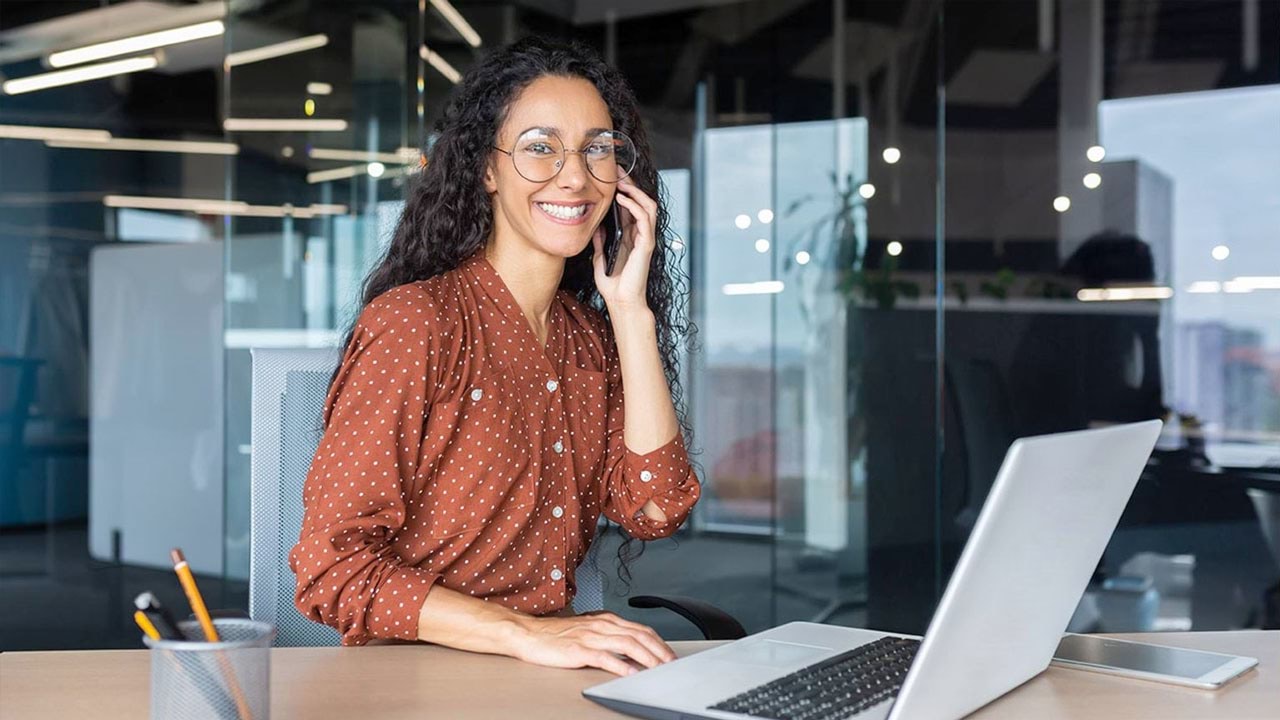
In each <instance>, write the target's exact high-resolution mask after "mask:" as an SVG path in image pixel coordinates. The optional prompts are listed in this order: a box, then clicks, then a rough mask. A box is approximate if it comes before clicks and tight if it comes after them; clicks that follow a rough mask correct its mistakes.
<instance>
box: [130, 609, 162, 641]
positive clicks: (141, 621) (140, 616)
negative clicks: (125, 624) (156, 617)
mask: <svg viewBox="0 0 1280 720" xmlns="http://www.w3.org/2000/svg"><path fill="white" fill-rule="evenodd" d="M133 621H134V622H136V623H138V627H140V628H142V632H144V633H146V634H147V637H149V638H151V639H152V640H159V639H160V631H159V630H157V629H156V626H155V625H152V624H151V619H150V618H148V617H147V615H146V613H144V612H142V611H141V610H135V611H134V612H133Z"/></svg>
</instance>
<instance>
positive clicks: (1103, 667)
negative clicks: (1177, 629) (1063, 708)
mask: <svg viewBox="0 0 1280 720" xmlns="http://www.w3.org/2000/svg"><path fill="white" fill-rule="evenodd" d="M1053 664H1054V665H1057V666H1059V667H1065V668H1072V669H1076V670H1091V671H1093V672H1101V673H1108V674H1111V675H1121V676H1124V677H1132V678H1138V679H1140V680H1154V681H1156V682H1164V683H1172V684H1174V685H1189V686H1191V687H1197V688H1203V689H1207V690H1216V689H1218V688H1220V687H1222V686H1223V685H1225V684H1226V683H1227V682H1228V681H1229V680H1231V679H1232V678H1235V677H1237V676H1239V675H1241V674H1243V673H1244V672H1245V671H1246V670H1248V669H1249V668H1252V667H1253V666H1255V665H1257V664H1258V659H1257V658H1251V657H1242V656H1239V655H1223V654H1221V653H1214V652H1205V651H1203V650H1187V649H1184V648H1175V647H1169V646H1167V645H1151V644H1149V643H1141V642H1132V641H1129V640H1116V639H1114V638H1107V637H1101V636H1098V635H1076V634H1067V635H1064V636H1063V638H1062V641H1061V642H1060V643H1058V651H1057V652H1056V653H1054V655H1053Z"/></svg>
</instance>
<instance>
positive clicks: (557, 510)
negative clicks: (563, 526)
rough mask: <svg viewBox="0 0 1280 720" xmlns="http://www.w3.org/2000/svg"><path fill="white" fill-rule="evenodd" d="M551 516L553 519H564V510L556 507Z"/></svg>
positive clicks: (552, 509)
mask: <svg viewBox="0 0 1280 720" xmlns="http://www.w3.org/2000/svg"><path fill="white" fill-rule="evenodd" d="M551 516H552V517H564V508H562V507H560V506H559V505H557V506H555V507H553V508H551Z"/></svg>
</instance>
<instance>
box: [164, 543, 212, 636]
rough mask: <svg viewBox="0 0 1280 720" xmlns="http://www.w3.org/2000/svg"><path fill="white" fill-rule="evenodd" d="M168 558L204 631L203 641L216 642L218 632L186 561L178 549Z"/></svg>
mask: <svg viewBox="0 0 1280 720" xmlns="http://www.w3.org/2000/svg"><path fill="white" fill-rule="evenodd" d="M169 557H171V558H173V571H174V572H176V573H178V582H180V583H182V591H183V592H185V593H186V594H187V602H189V603H191V612H192V613H194V614H195V616H196V620H199V621H200V629H201V630H204V639H205V641H206V642H218V630H217V628H215V627H214V626H213V618H211V617H209V608H207V607H205V605H204V598H203V597H201V596H200V588H198V587H196V578H195V576H194V575H192V574H191V566H189V565H187V559H186V558H185V557H183V555H182V551H181V550H179V549H178V548H174V549H173V550H172V551H170V552H169Z"/></svg>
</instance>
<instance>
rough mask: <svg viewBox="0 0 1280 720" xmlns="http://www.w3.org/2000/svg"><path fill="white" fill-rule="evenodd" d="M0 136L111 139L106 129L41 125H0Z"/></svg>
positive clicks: (48, 138) (73, 140)
mask: <svg viewBox="0 0 1280 720" xmlns="http://www.w3.org/2000/svg"><path fill="white" fill-rule="evenodd" d="M0 138H9V139H13V140H44V141H45V142H49V141H59V142H105V141H107V140H110V139H111V133H109V132H107V131H106V130H95V129H90V128H61V127H42V126H39V125H0Z"/></svg>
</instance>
